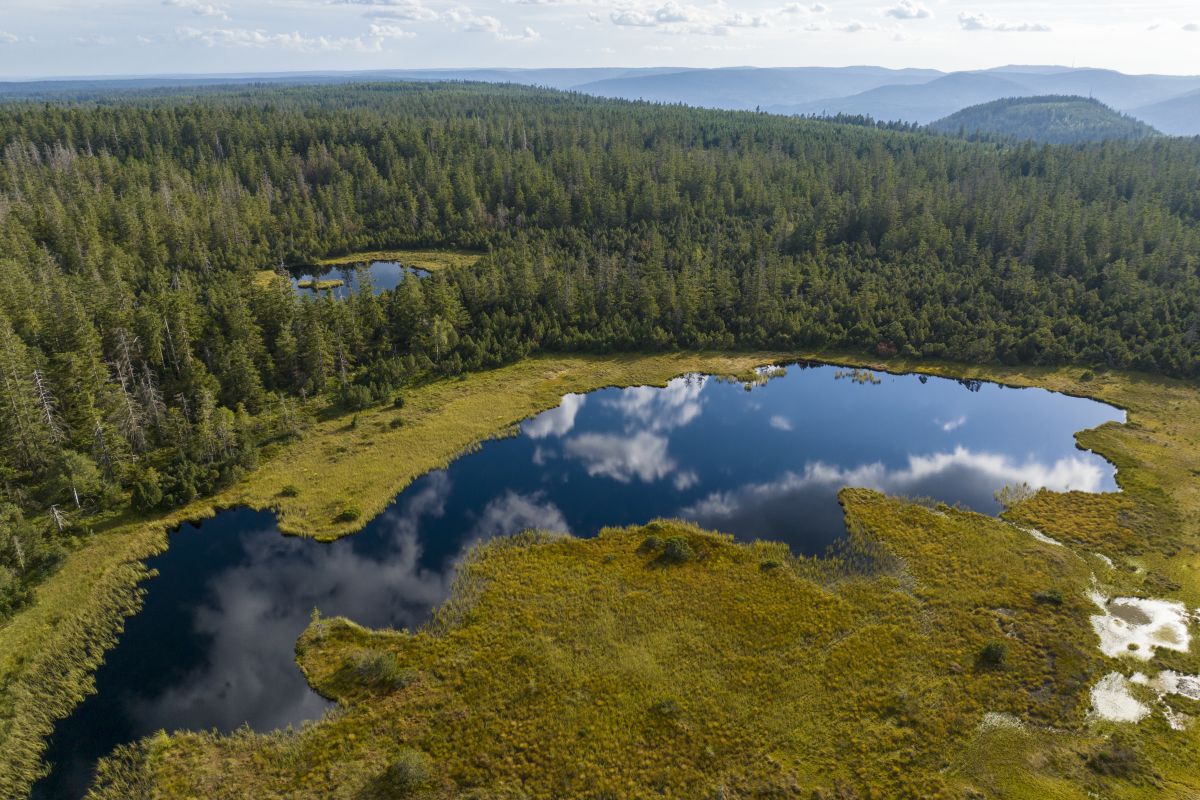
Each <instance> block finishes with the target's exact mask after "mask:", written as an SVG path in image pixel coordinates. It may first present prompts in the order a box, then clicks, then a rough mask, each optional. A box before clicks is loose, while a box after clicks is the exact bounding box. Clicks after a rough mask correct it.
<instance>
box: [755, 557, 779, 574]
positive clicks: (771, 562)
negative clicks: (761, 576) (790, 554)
mask: <svg viewBox="0 0 1200 800" xmlns="http://www.w3.org/2000/svg"><path fill="white" fill-rule="evenodd" d="M782 566H783V564H781V563H780V562H778V561H776V560H775V559H773V558H768V559H767V560H766V561H764V562H762V563H761V564H759V565H758V568H759V569H761V570H762V571H763V572H770V571H771V570H773V569H779V568H780V567H782Z"/></svg>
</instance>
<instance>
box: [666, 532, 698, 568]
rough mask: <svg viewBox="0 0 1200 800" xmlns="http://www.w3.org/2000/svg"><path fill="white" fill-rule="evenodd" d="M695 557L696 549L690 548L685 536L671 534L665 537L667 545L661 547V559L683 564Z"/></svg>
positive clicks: (669, 562) (670, 562)
mask: <svg viewBox="0 0 1200 800" xmlns="http://www.w3.org/2000/svg"><path fill="white" fill-rule="evenodd" d="M695 557H696V551H695V550H693V549H692V545H691V544H690V543H689V542H688V540H687V539H686V538H685V537H683V536H672V537H671V538H670V539H667V545H666V547H664V548H663V554H662V558H663V561H666V562H667V563H668V564H683V563H685V562H687V561H691V560H692V559H693V558H695Z"/></svg>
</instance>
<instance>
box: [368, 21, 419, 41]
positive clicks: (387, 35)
mask: <svg viewBox="0 0 1200 800" xmlns="http://www.w3.org/2000/svg"><path fill="white" fill-rule="evenodd" d="M371 35H372V36H377V37H379V38H382V39H412V38H413V37H414V36H416V34H415V33H413V32H412V31H410V30H405V29H404V28H401V27H400V26H399V25H393V24H391V23H389V22H372V23H371Z"/></svg>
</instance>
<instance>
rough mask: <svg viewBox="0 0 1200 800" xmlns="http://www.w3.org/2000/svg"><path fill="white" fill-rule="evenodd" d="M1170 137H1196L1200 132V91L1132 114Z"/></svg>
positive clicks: (1179, 96) (1139, 109) (1141, 108)
mask: <svg viewBox="0 0 1200 800" xmlns="http://www.w3.org/2000/svg"><path fill="white" fill-rule="evenodd" d="M1129 113H1131V114H1133V115H1134V116H1135V117H1138V118H1139V119H1144V120H1146V122H1148V123H1150V124H1151V125H1153V126H1154V127H1156V128H1158V129H1159V130H1160V131H1162V132H1163V133H1165V134H1168V135H1170V136H1195V135H1196V134H1197V133H1200V131H1198V130H1197V128H1200V89H1197V90H1196V91H1192V92H1188V93H1187V94H1181V95H1178V96H1176V97H1172V98H1170V99H1169V100H1163V101H1162V102H1159V103H1153V104H1151V105H1148V106H1140V107H1139V108H1135V109H1133V110H1132V111H1131V112H1129Z"/></svg>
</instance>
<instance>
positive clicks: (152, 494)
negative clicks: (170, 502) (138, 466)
mask: <svg viewBox="0 0 1200 800" xmlns="http://www.w3.org/2000/svg"><path fill="white" fill-rule="evenodd" d="M129 499H130V501H131V502H132V503H133V507H134V508H136V509H137V510H138V511H150V510H151V509H154V508H157V507H158V505H159V503H161V502H162V501H163V490H162V486H161V485H160V483H159V478H158V471H157V470H155V469H154V468H153V467H151V468H150V469H147V470H146V471H145V472H142V473H141V474H140V475H138V476H137V478H135V479H134V481H133V491H132V492H131V494H130V498H129Z"/></svg>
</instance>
